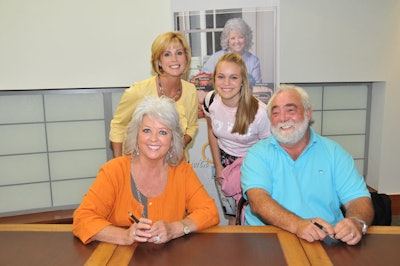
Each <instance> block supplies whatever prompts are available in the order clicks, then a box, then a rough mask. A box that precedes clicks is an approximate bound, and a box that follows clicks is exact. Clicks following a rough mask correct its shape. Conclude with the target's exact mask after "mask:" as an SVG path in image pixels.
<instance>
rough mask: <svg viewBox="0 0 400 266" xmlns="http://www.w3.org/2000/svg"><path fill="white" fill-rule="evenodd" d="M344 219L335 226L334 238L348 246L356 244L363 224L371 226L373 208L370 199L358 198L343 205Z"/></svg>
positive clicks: (361, 233)
mask: <svg viewBox="0 0 400 266" xmlns="http://www.w3.org/2000/svg"><path fill="white" fill-rule="evenodd" d="M344 208H345V219H343V220H342V221H340V222H339V223H337V225H336V226H335V234H336V238H337V239H340V240H342V241H343V242H346V243H347V244H349V245H355V244H357V243H358V242H359V241H360V240H361V238H362V235H363V228H364V222H365V223H366V224H367V225H371V223H372V221H373V218H374V207H373V205H372V201H371V198H369V197H360V198H357V199H354V200H351V201H350V202H348V203H346V204H345V205H344Z"/></svg>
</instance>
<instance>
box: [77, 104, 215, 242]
mask: <svg viewBox="0 0 400 266" xmlns="http://www.w3.org/2000/svg"><path fill="white" fill-rule="evenodd" d="M125 151H126V152H127V154H126V155H125V156H121V157H117V158H114V159H112V160H111V161H109V162H107V163H106V164H105V165H103V166H102V167H101V169H100V171H99V173H98V175H97V177H96V179H95V181H94V183H93V184H92V186H91V187H90V189H89V191H88V192H87V194H86V195H85V196H84V198H83V201H82V203H81V205H80V206H79V207H78V208H77V210H76V211H75V213H74V217H73V218H74V223H73V228H72V231H73V233H74V234H75V235H76V236H77V237H79V238H80V239H81V241H82V242H83V243H85V244H86V243H90V242H91V241H94V240H97V241H103V242H109V243H113V244H119V245H130V244H132V243H133V242H153V243H165V242H168V241H170V240H171V239H174V238H177V237H180V236H182V235H184V234H188V233H190V232H193V231H196V230H201V229H204V228H206V227H210V226H213V225H216V224H218V223H219V215H218V210H217V207H216V205H215V201H214V199H213V198H211V197H210V196H209V194H208V193H207V191H206V190H205V188H204V186H203V185H202V183H201V182H200V180H199V178H198V177H197V175H196V173H195V171H194V170H193V168H192V166H191V165H190V164H188V163H187V162H185V161H182V156H183V138H182V130H181V129H180V124H179V114H178V113H177V111H176V108H175V106H174V102H173V101H172V100H170V99H168V98H166V97H164V96H163V97H160V98H158V97H154V96H150V97H148V98H146V99H145V100H144V101H143V102H142V103H140V104H139V105H138V106H137V108H136V110H135V112H134V114H133V116H132V120H131V122H130V125H129V127H128V132H127V139H126V142H125ZM129 213H131V214H132V215H128V214H129ZM136 217H138V218H139V217H140V218H139V219H137V218H136ZM135 220H136V221H135Z"/></svg>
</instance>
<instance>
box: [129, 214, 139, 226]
mask: <svg viewBox="0 0 400 266" xmlns="http://www.w3.org/2000/svg"><path fill="white" fill-rule="evenodd" d="M128 215H129V217H131V218H132V220H134V221H135V223H139V219H138V218H136V216H135V215H133V213H131V212H128Z"/></svg>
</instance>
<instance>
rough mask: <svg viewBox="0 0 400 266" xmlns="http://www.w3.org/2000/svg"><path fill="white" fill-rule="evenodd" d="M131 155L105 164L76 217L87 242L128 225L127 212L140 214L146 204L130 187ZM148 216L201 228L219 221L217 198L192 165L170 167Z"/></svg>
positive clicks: (76, 228)
mask: <svg viewBox="0 0 400 266" xmlns="http://www.w3.org/2000/svg"><path fill="white" fill-rule="evenodd" d="M130 169H131V157H130V156H121V157H118V158H115V159H112V160H110V161H109V162H107V163H106V164H104V165H103V166H102V167H101V168H100V170H99V173H98V175H97V177H96V179H95V180H94V182H93V184H92V186H91V187H90V189H89V191H88V192H87V193H86V194H85V195H84V197H83V201H82V203H81V205H80V206H79V207H78V208H77V209H76V211H75V212H74V216H73V218H74V219H73V226H72V232H73V233H74V235H76V236H77V237H78V238H79V239H81V241H82V242H83V243H85V244H87V243H89V242H91V237H93V235H95V234H96V233H98V232H99V231H101V230H102V229H103V228H104V227H106V226H108V225H110V224H112V225H115V226H121V227H129V226H130V225H131V224H132V220H131V218H130V217H129V215H128V212H132V213H133V214H134V215H135V216H136V217H138V218H139V217H141V216H142V213H143V209H144V207H143V205H142V204H140V202H139V201H138V200H136V199H135V197H134V196H133V192H132V186H131V177H130ZM147 210H148V218H149V219H151V220H152V221H153V222H156V221H158V220H164V221H166V222H174V221H178V220H182V219H184V218H185V217H189V218H190V219H192V220H193V221H194V222H195V224H196V225H197V230H201V229H204V228H207V227H210V226H213V225H216V224H218V223H219V214H218V209H217V206H216V205H215V201H214V199H213V198H212V197H210V196H209V194H208V193H207V191H206V190H205V188H204V186H203V184H202V183H201V182H200V180H199V178H198V177H197V175H196V172H195V171H194V170H193V168H192V166H191V164H189V163H187V162H182V163H181V164H179V165H178V166H176V167H173V166H169V167H168V181H167V185H166V187H165V190H164V192H163V193H162V194H161V195H160V196H158V197H155V198H148V199H147Z"/></svg>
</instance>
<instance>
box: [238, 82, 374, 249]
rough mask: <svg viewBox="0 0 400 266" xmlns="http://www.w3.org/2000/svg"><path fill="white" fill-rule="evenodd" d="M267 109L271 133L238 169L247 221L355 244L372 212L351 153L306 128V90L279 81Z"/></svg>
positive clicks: (309, 111) (309, 114) (308, 108)
mask: <svg viewBox="0 0 400 266" xmlns="http://www.w3.org/2000/svg"><path fill="white" fill-rule="evenodd" d="M267 110H268V116H269V118H270V121H271V133H272V135H271V136H270V137H269V138H268V139H265V140H261V141H259V142H258V143H257V144H255V145H254V146H253V147H251V148H250V150H249V151H248V152H247V154H246V157H245V159H244V162H243V165H242V168H241V171H242V175H241V182H242V188H243V193H244V197H245V198H246V199H247V200H248V202H249V206H248V207H247V208H246V209H245V224H246V225H267V224H270V225H275V226H277V227H280V228H282V229H284V230H287V231H289V232H292V233H294V234H296V235H297V236H299V237H300V238H303V239H305V240H307V241H309V242H313V241H315V240H323V239H324V238H325V237H327V236H328V237H330V238H334V239H338V240H341V241H343V242H346V243H347V244H349V245H355V244H357V243H358V242H359V241H360V240H361V238H362V236H363V235H364V234H365V232H366V230H367V227H368V225H370V224H371V222H372V220H373V214H374V210H373V206H372V202H371V198H370V193H369V191H368V189H367V186H366V184H365V181H364V178H363V177H362V176H361V175H360V174H359V173H358V171H357V169H356V167H355V164H354V160H353V158H352V157H351V155H350V154H348V153H347V152H346V151H345V150H344V149H343V148H342V147H341V146H340V145H338V144H337V143H335V142H334V141H332V140H330V139H327V138H325V137H322V136H320V135H318V134H316V133H315V132H314V131H313V129H312V128H311V127H310V125H311V119H312V109H311V103H310V100H309V97H308V94H307V92H306V91H305V90H304V89H302V88H300V87H296V86H293V85H281V86H280V87H279V88H278V90H277V92H276V93H275V94H274V95H273V96H272V98H271V99H270V101H269V104H268V108H267ZM341 207H342V208H343V209H344V212H345V217H343V214H342V211H341Z"/></svg>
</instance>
